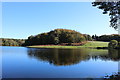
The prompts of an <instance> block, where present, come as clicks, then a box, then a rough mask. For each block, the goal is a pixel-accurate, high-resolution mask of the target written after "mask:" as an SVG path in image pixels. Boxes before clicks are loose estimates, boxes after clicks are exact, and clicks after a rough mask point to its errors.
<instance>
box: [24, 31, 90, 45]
mask: <svg viewBox="0 0 120 80" xmlns="http://www.w3.org/2000/svg"><path fill="white" fill-rule="evenodd" d="M87 40H92V38H91V36H90V35H86V34H81V33H79V32H77V31H75V30H69V29H55V30H52V31H50V32H46V33H41V34H38V35H35V36H29V37H28V39H27V40H26V41H25V44H24V46H30V45H48V44H55V45H56V44H60V43H80V42H83V41H87Z"/></svg>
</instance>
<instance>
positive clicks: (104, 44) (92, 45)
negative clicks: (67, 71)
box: [27, 41, 108, 48]
mask: <svg viewBox="0 0 120 80" xmlns="http://www.w3.org/2000/svg"><path fill="white" fill-rule="evenodd" d="M27 47H30V48H97V47H108V42H100V41H90V42H87V43H86V44H84V45H82V46H58V45H52V46H27Z"/></svg>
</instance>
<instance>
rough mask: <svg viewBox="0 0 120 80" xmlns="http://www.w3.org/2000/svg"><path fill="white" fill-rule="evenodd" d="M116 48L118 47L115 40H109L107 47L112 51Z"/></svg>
mask: <svg viewBox="0 0 120 80" xmlns="http://www.w3.org/2000/svg"><path fill="white" fill-rule="evenodd" d="M117 46H118V41H117V40H111V41H110V43H109V44H108V47H109V48H113V49H115V48H117Z"/></svg>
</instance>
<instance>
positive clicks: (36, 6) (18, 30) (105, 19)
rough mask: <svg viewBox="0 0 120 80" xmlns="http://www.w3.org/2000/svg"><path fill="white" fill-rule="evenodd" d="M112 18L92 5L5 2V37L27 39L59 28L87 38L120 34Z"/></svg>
mask: <svg viewBox="0 0 120 80" xmlns="http://www.w3.org/2000/svg"><path fill="white" fill-rule="evenodd" d="M109 20H110V19H109V16H108V15H103V14H102V10H99V9H98V8H96V7H93V6H92V4H91V2H4V3H2V21H3V22H2V23H3V27H2V37H4V38H20V39H22V38H23V39H25V38H27V37H28V36H30V35H36V34H39V33H43V32H48V31H50V30H54V29H56V28H64V29H72V30H76V31H79V32H80V33H83V34H90V35H94V34H97V35H103V34H117V33H118V32H117V31H115V30H114V29H113V28H111V27H109V24H110V23H109Z"/></svg>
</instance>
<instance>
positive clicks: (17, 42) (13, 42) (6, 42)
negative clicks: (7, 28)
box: [0, 38, 25, 46]
mask: <svg viewBox="0 0 120 80" xmlns="http://www.w3.org/2000/svg"><path fill="white" fill-rule="evenodd" d="M0 41H1V42H0V45H2V46H22V45H23V43H24V42H25V39H10V38H0Z"/></svg>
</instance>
